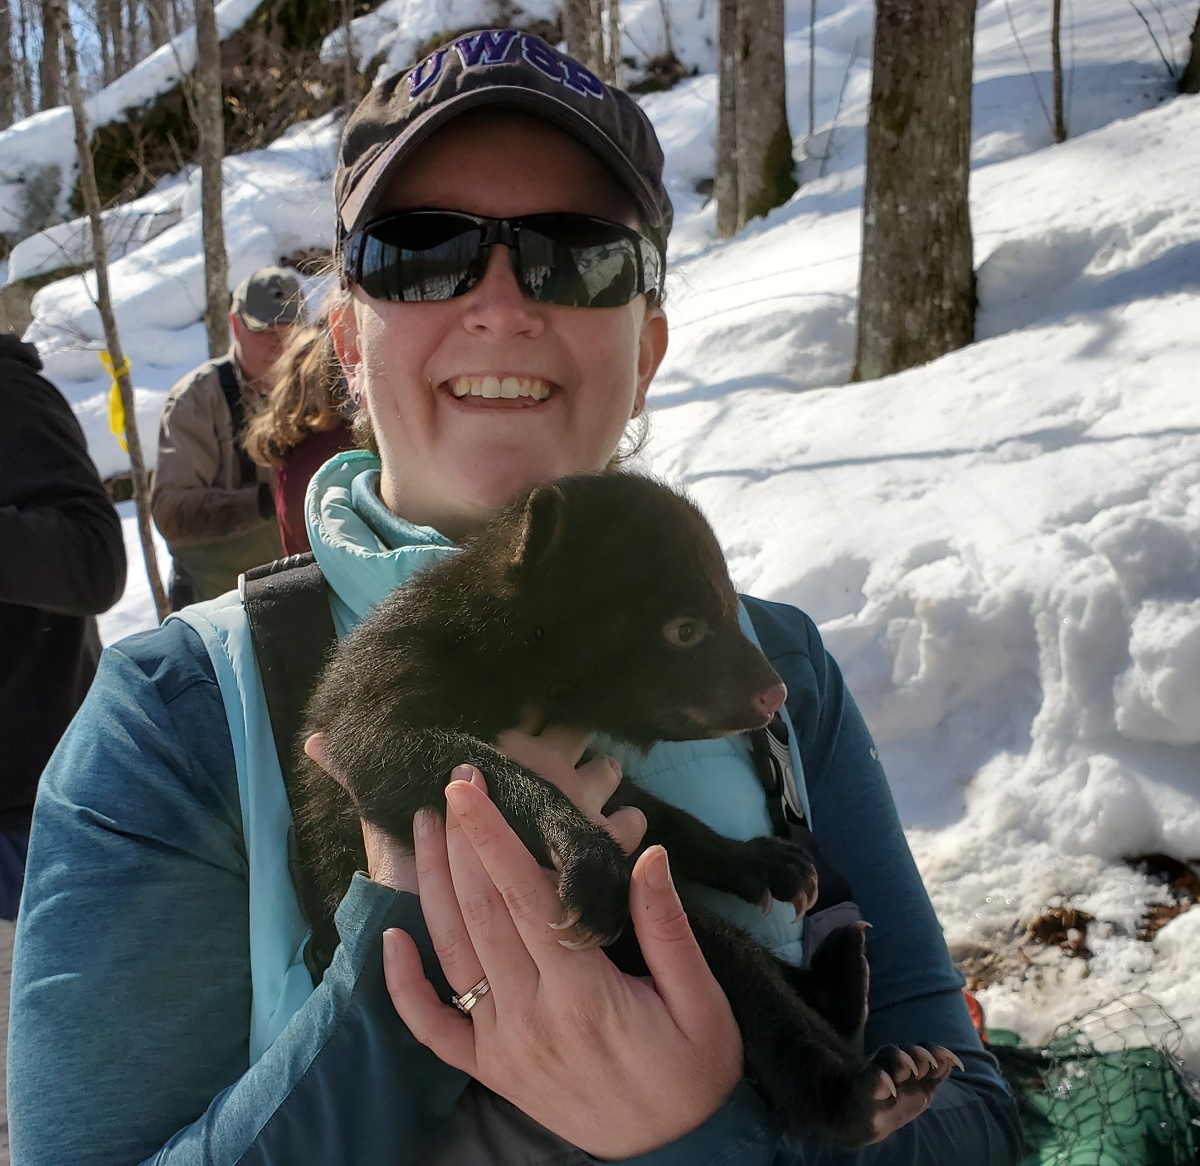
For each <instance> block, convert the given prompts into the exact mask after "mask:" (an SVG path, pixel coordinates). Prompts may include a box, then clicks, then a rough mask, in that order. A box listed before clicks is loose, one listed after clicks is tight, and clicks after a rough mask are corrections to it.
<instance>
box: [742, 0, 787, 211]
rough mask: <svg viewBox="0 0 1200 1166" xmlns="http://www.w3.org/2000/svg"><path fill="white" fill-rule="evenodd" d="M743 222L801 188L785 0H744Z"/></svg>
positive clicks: (779, 204)
mask: <svg viewBox="0 0 1200 1166" xmlns="http://www.w3.org/2000/svg"><path fill="white" fill-rule="evenodd" d="M738 27H739V32H740V35H739V38H738V40H739V48H740V49H741V54H742V55H741V59H740V61H739V62H738V76H737V86H738V89H737V159H738V220H739V223H738V225H739V227H740V226H744V225H745V224H746V223H748V222H749V221H750V220H751V219H756V218H759V217H760V216H762V215H765V214H766V213H767V212H768V211H769V210H771V209H772V208H773V207H777V206H782V205H783V204H784V203H785V202H787V200H788V199H789V198H791V197H792V195H793V194H795V193H796V178H795V175H794V173H793V172H794V170H795V163H794V161H793V160H792V133H791V130H790V129H789V128H788V117H787V101H786V77H785V70H784V64H783V0H739V4H738Z"/></svg>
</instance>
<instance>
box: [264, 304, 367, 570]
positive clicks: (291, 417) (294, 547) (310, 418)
mask: <svg viewBox="0 0 1200 1166" xmlns="http://www.w3.org/2000/svg"><path fill="white" fill-rule="evenodd" d="M352 416H353V410H352V409H351V407H350V402H349V400H348V398H347V396H346V378H345V377H344V376H343V375H342V366H341V365H340V364H338V359H337V353H336V352H334V350H333V338H332V336H331V335H330V332H329V326H328V316H326V315H322V317H321V318H320V319H319V320H318V321H317V323H316V324H314V325H312V326H311V327H308V328H303V329H297V331H296V334H295V335H294V336H293V337H292V338H291V340H290V341H289V343H288V346H287V348H285V349H284V352H283V355H282V356H281V357H280V358H279V363H278V364H277V365H276V366H275V387H274V388H273V389H272V390H271V394H270V396H269V397H268V398H267V399H266V401H265V402H264V403H263V406H262V408H261V409H259V411H258V412H257V413H255V415H254V416H253V417H251V418H250V421H249V423H248V424H247V426H246V439H245V441H244V442H243V445H244V447H245V450H246V453H248V454H249V455H250V460H251V461H253V462H254V463H255V464H256V465H260V466H265V467H267V468H268V469H271V470H274V471H275V480H274V483H273V486H272V491H273V494H274V498H275V517H276V518H277V519H278V520H279V536H280V540H281V541H282V543H283V553H284V554H285V555H299V554H302V553H303V552H304V551H307V550H308V549H309V542H308V530H307V528H306V527H305V525H304V493H305V491H306V490H307V489H308V483H309V481H310V479H311V478H312V476H313V474H315V473H316V472H317V470H318V469H320V467H321V466H322V465H324V464H325V462H327V461H328V460H329V459H330V458H331V457H333V455H334V454H335V453H341V452H342V450H344V449H353V448H354V434H353V432H352V430H351V426H350V418H351V417H352Z"/></svg>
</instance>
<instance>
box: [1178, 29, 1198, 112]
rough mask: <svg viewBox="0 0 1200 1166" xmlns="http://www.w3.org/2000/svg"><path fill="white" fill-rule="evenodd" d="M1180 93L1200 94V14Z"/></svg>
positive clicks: (1180, 80) (1180, 85) (1193, 34)
mask: <svg viewBox="0 0 1200 1166" xmlns="http://www.w3.org/2000/svg"><path fill="white" fill-rule="evenodd" d="M1179 92H1180V93H1200V13H1198V14H1197V16H1196V24H1195V27H1193V29H1192V55H1191V57H1190V58H1188V63H1187V68H1186V69H1184V71H1183V76H1182V77H1180V78H1179Z"/></svg>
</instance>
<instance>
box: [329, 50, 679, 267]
mask: <svg viewBox="0 0 1200 1166" xmlns="http://www.w3.org/2000/svg"><path fill="white" fill-rule="evenodd" d="M483 106H486V107H487V108H489V109H497V108H509V109H515V110H519V111H522V112H525V113H528V114H531V115H532V116H534V117H539V118H541V119H543V120H544V121H548V122H550V123H552V124H553V125H555V126H557V127H558V128H559V129H562V130H564V131H565V132H566V133H568V134H570V135H571V136H572V137H573V138H575V140H576V141H578V142H579V143H580V144H581V145H583V146H584V147H586V148H587V149H588V150H590V151H591V152H592V153H593V154H595V155H596V156H597V157H599V158H600V160H601V161H602V162H604V163H606V164H607V165H608V167H609V168H610V169H611V170H612V171H613V173H614V174H615V175H616V177H617V178H618V180H619V181H620V182H621V184H622V185H623V186H625V187H626V188H627V189H628V191H629V192H630V194H632V195H633V198H634V201H635V203H636V204H637V208H638V212H639V216H640V218H641V223H642V228H643V230H644V231H645V232H646V234H647V235H648V237H649V238H650V240H651V241H652V242H653V243H654V244H655V246H656V247H658V249H659V251H660V252H665V251H666V245H667V235H668V233H669V232H670V230H671V220H672V218H673V210H672V207H671V200H670V198H669V197H668V195H667V192H666V190H665V189H664V187H663V182H662V171H663V153H662V147H661V146H660V145H659V143H658V138H657V136H656V135H655V133H654V127H653V126H652V125H651V124H650V119H649V118H648V117H647V116H646V115H645V113H643V112H642V108H641V106H639V105H638V103H637V102H636V101H634V100H633V98H632V97H630V96H629V94H628V93H625V92H624V91H623V90H621V89H617V88H615V87H614V86H611V85H606V84H605V83H604V82H603V81H601V80H600V79H599V78H598V77H597V76H596V75H595V74H594V73H592V72H590V71H589V70H588V69H587V68H585V67H584V66H583V65H581V64H580V63H579V62H578V61H576V60H575V59H574V58H573V57H569V56H567V55H566V54H565V53H560V52H559V51H558V50H557V49H554V48H551V47H550V45H548V44H547V43H546V42H545V41H544V40H542V38H541V37H538V36H534V35H533V34H532V33H528V32H521V31H519V30H517V29H512V28H491V29H482V30H479V31H476V32H468V33H464V34H462V35H461V36H458V37H456V38H455V39H454V40H452V41H451V42H450V43H449V44H446V45H443V46H442V47H441V48H438V49H435V50H434V51H433V52H432V53H430V54H429V55H428V56H427V57H425V59H424V60H422V61H420V62H418V63H417V64H416V65H414V66H413V67H412V68H411V69H409V70H408V72H406V73H401V74H398V75H396V76H393V77H390V78H389V79H388V80H387V81H385V82H384V83H383V84H382V85H378V86H376V87H375V88H374V89H372V90H371V92H370V93H368V94H367V96H366V97H364V98H363V100H362V102H361V103H360V104H359V106H358V108H357V109H355V111H354V112H353V113H352V114H351V115H350V118H349V119H348V121H347V122H346V128H345V130H344V131H343V133H342V141H341V150H340V154H339V158H338V169H337V177H336V179H335V181H334V198H335V200H336V203H337V213H338V234H339V240H340V239H343V238H345V236H346V235H348V234H350V233H352V232H353V231H356V230H358V229H359V228H360V227H363V226H365V225H366V224H367V223H368V222H369V221H370V220H371V218H372V217H373V216H374V211H375V207H376V205H377V204H378V202H379V198H380V196H381V195H382V194H383V192H384V191H385V190H386V189H387V186H388V184H389V182H390V181H391V179H392V177H393V176H394V175H395V174H396V172H397V171H398V169H399V168H400V166H401V165H402V164H403V162H404V161H405V159H407V158H409V157H411V155H412V153H413V151H414V150H416V148H417V147H418V146H419V145H420V144H421V143H422V142H423V141H425V139H426V138H428V137H429V135H430V134H432V133H433V132H434V131H435V130H437V129H438V128H440V127H441V126H443V125H445V124H446V122H448V121H450V120H451V119H452V118H455V117H458V116H459V115H460V114H463V113H466V112H467V111H468V110H471V109H478V108H480V107H483Z"/></svg>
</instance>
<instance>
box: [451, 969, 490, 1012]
mask: <svg viewBox="0 0 1200 1166" xmlns="http://www.w3.org/2000/svg"><path fill="white" fill-rule="evenodd" d="M491 990H492V986H491V984H489V983H488V982H487V976H484V977H483V979H482V980H480V981H479V983H478V984H476V985H475V987H474V988H472V989H471V990H470V991H468V992H464V993H463V994H462V995H461V996H455V997H454V998H453V999H454V1007H455V1008H457V1009H458V1010H459V1012H462V1013H468V1012H470V1011H471V1009H472V1008H474V1007H475V1005H476V1004H478V1003H479V1001H480V1000H482V999H483V998H484V997H485V996H486V995H487V994H488V993H489V992H490V991H491Z"/></svg>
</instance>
